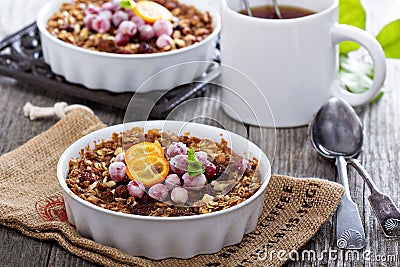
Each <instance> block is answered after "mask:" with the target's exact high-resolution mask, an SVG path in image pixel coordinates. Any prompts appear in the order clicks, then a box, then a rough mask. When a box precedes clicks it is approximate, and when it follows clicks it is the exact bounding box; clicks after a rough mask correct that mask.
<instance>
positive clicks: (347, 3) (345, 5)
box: [339, 0, 366, 54]
mask: <svg viewBox="0 0 400 267" xmlns="http://www.w3.org/2000/svg"><path fill="white" fill-rule="evenodd" d="M365 21H366V14H365V10H364V8H363V6H362V5H361V3H360V0H339V23H341V24H348V25H352V26H355V27H358V28H360V29H363V30H365ZM358 48H360V45H359V44H357V43H354V42H350V41H346V42H341V43H340V44H339V51H340V53H341V54H347V53H349V52H351V51H354V50H357V49H358Z"/></svg>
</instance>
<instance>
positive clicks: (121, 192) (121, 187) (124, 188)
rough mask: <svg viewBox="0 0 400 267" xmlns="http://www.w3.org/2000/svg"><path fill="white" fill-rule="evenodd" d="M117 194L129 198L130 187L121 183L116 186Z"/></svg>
mask: <svg viewBox="0 0 400 267" xmlns="http://www.w3.org/2000/svg"><path fill="white" fill-rule="evenodd" d="M115 195H116V196H117V197H122V198H128V197H129V191H128V187H127V186H126V185H123V184H122V185H119V186H118V187H117V188H115Z"/></svg>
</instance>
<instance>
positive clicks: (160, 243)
mask: <svg viewBox="0 0 400 267" xmlns="http://www.w3.org/2000/svg"><path fill="white" fill-rule="evenodd" d="M132 127H143V128H144V129H145V130H146V131H147V130H149V129H154V128H158V129H161V130H162V131H163V132H170V133H171V132H172V133H176V134H183V133H185V132H190V135H191V136H197V137H200V138H210V139H212V140H214V141H218V142H219V141H221V138H224V139H225V140H227V141H228V146H229V147H231V148H232V149H233V151H234V152H236V153H238V154H239V155H241V156H243V157H248V156H254V157H255V158H257V159H258V160H259V165H258V168H259V172H260V174H261V179H262V184H261V187H260V188H259V189H258V191H257V192H256V193H255V194H254V195H253V196H251V197H250V198H249V199H247V200H246V201H244V202H242V203H241V204H239V205H236V206H234V207H231V208H228V209H226V210H221V211H215V212H212V213H209V214H201V215H193V216H184V217H149V216H141V215H133V214H125V213H121V212H115V211H111V210H107V209H103V208H100V207H98V206H96V205H94V204H92V203H90V202H88V201H85V200H83V199H81V198H79V197H78V196H77V195H75V194H74V193H73V192H72V191H71V190H70V189H69V188H68V186H67V184H66V182H65V180H66V177H67V174H68V161H69V160H70V159H71V157H74V158H76V157H79V151H80V150H81V149H82V148H83V147H85V146H86V145H90V146H91V147H92V148H93V142H94V141H95V140H99V139H109V138H111V135H112V133H113V132H122V131H124V130H126V129H130V128H132ZM57 176H58V180H59V183H60V185H61V187H62V189H63V193H64V200H65V206H66V210H67V215H68V219H69V222H70V223H71V224H73V225H75V226H76V228H77V230H78V231H79V233H80V234H82V235H83V236H85V237H88V238H91V239H93V240H94V241H96V242H98V243H101V244H104V245H108V246H111V247H115V248H118V249H120V250H122V251H124V252H126V253H128V254H130V255H134V256H144V257H148V258H150V259H163V258H168V257H176V258H190V257H193V256H195V255H198V254H208V253H215V252H218V251H219V250H220V249H221V248H223V247H224V246H228V245H233V244H237V243H239V242H240V241H241V240H242V238H243V236H244V235H245V234H246V233H249V232H252V231H253V230H254V229H255V228H256V225H257V221H258V218H259V216H260V215H261V211H262V208H263V203H264V195H265V191H266V188H267V184H268V182H269V179H270V176H271V166H270V162H269V160H268V159H267V156H266V155H265V154H264V153H263V152H262V150H261V149H260V148H259V147H257V146H256V145H255V144H254V143H252V142H250V141H248V140H247V139H245V138H243V137H241V136H239V135H237V134H234V133H232V132H229V131H226V130H223V129H220V128H216V127H212V126H208V125H203V124H198V123H188V122H181V121H147V122H144V121H139V122H132V123H128V124H124V125H122V124H120V125H115V126H111V127H107V128H104V129H101V130H99V131H96V132H93V133H91V134H89V135H87V136H85V137H83V138H81V139H79V140H78V141H76V142H75V143H73V144H72V145H71V146H70V147H68V148H67V149H66V150H65V152H64V153H63V154H62V156H61V158H60V160H59V162H58V166H57Z"/></svg>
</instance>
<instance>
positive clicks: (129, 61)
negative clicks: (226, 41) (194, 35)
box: [36, 0, 221, 93]
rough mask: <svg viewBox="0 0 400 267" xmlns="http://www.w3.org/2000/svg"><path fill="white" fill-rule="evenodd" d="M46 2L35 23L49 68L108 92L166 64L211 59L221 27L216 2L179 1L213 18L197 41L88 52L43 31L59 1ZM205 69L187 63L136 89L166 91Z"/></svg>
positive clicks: (133, 85) (135, 83)
mask: <svg viewBox="0 0 400 267" xmlns="http://www.w3.org/2000/svg"><path fill="white" fill-rule="evenodd" d="M68 1H71V0H53V1H49V2H48V3H47V4H46V5H45V6H43V8H42V9H41V10H40V11H39V15H38V17H37V20H36V23H37V26H38V28H39V32H40V40H41V45H42V51H43V57H44V60H45V62H46V63H48V64H49V65H50V67H51V70H52V71H53V72H54V73H56V74H58V75H61V76H64V78H65V79H66V80H67V81H69V82H73V83H78V84H82V85H84V86H86V87H88V88H89V89H106V90H108V91H111V92H116V93H121V92H136V91H138V89H139V88H140V86H141V85H142V84H143V82H145V81H146V80H147V79H149V78H151V77H152V75H154V74H156V73H158V72H159V71H162V70H164V69H166V68H168V67H171V66H175V65H178V64H181V63H186V62H193V61H201V62H204V61H211V60H212V58H213V56H214V55H215V49H216V48H215V43H216V40H217V37H218V33H219V32H220V29H221V23H220V15H219V10H218V6H217V4H213V2H214V3H217V2H218V1H210V0H180V2H181V3H183V4H187V5H193V6H195V7H196V8H197V9H199V10H200V11H203V12H204V11H209V12H210V14H211V16H212V18H213V26H214V31H213V32H212V33H211V35H210V36H208V37H207V38H206V39H204V40H203V41H201V42H198V43H196V44H193V45H190V46H188V47H185V48H182V49H177V50H173V51H169V52H163V53H154V54H140V55H139V54H135V55H122V54H113V53H105V52H97V51H91V50H88V49H84V48H81V47H78V46H74V45H71V44H69V43H67V42H64V41H61V40H59V39H58V38H56V37H55V36H53V35H51V34H50V33H49V32H48V31H47V30H46V24H47V20H48V19H49V18H50V17H51V15H52V14H54V13H55V12H56V11H57V10H58V9H59V7H60V6H61V3H62V2H68ZM206 69H207V64H201V63H199V64H191V65H190V67H188V66H187V65H182V67H176V68H173V71H169V72H168V75H163V76H157V77H156V79H153V80H152V81H151V84H148V85H146V88H143V89H140V92H145V91H152V90H169V89H171V88H174V87H175V86H178V85H181V84H185V83H187V82H188V81H191V80H193V79H194V78H196V77H199V76H200V75H201V74H202V73H204V72H205V71H206Z"/></svg>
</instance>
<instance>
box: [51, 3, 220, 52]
mask: <svg viewBox="0 0 400 267" xmlns="http://www.w3.org/2000/svg"><path fill="white" fill-rule="evenodd" d="M123 3H125V4H123ZM127 3H128V5H132V6H130V7H128V6H126V5H127ZM154 14H155V15H154ZM47 30H48V31H49V33H50V34H52V35H54V36H55V37H57V38H58V39H60V40H62V41H64V42H67V43H70V44H73V45H76V46H79V47H82V48H86V49H90V50H95V51H100V52H109V53H119V54H149V53H158V52H165V51H171V50H175V49H180V48H184V47H187V46H190V45H192V44H195V43H197V42H200V41H202V40H204V39H205V38H207V37H208V36H209V35H210V34H211V33H212V31H213V26H212V17H211V16H210V14H209V13H208V12H201V11H199V10H198V9H196V8H195V7H194V6H188V5H184V4H182V3H179V1H177V0H154V1H147V0H143V1H138V2H134V1H126V0H123V1H105V0H90V1H88V0H75V1H73V2H65V3H63V4H62V5H61V7H60V9H59V10H58V11H57V12H56V13H55V14H53V15H52V16H51V17H50V19H49V20H48V22H47Z"/></svg>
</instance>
